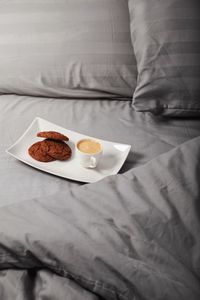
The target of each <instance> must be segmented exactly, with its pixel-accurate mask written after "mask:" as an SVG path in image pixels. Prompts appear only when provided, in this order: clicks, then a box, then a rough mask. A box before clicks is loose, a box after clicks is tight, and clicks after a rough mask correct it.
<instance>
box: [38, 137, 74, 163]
mask: <svg viewBox="0 0 200 300" xmlns="http://www.w3.org/2000/svg"><path fill="white" fill-rule="evenodd" d="M41 143H42V144H41V148H42V150H43V151H44V152H45V153H46V154H47V155H49V156H51V157H53V158H54V159H57V160H67V159H69V158H70V157H71V154H72V151H71V148H70V147H69V146H68V145H67V144H66V143H65V142H63V141H55V140H51V139H46V140H44V141H42V142H41Z"/></svg>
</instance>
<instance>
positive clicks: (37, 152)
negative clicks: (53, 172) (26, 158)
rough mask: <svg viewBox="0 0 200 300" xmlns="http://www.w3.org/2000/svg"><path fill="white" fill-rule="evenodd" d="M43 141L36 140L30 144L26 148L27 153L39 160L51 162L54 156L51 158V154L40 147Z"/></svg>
mask: <svg viewBox="0 0 200 300" xmlns="http://www.w3.org/2000/svg"><path fill="white" fill-rule="evenodd" d="M42 144H43V141H42V142H37V143H35V144H33V145H32V146H30V148H29V149H28V153H29V155H30V156H31V157H32V158H33V159H35V160H38V161H41V162H51V161H54V160H55V158H53V157H52V156H50V155H48V154H47V153H46V152H45V151H44V148H43V147H42Z"/></svg>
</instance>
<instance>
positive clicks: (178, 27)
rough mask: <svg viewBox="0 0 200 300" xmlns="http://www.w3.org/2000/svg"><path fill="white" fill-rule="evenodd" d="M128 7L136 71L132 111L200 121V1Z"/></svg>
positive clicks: (149, 1) (139, 1) (144, 1)
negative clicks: (194, 118) (193, 118)
mask: <svg viewBox="0 0 200 300" xmlns="http://www.w3.org/2000/svg"><path fill="white" fill-rule="evenodd" d="M128 4H129V12H130V19H131V38H132V43H133V47H134V52H135V55H136V60H137V67H138V80H137V88H136V90H135V93H134V97H133V105H134V107H135V108H136V109H137V110H138V111H150V112H152V113H155V114H164V115H168V116H184V117H185V116H187V117H192V116H195V117H196V116H197V117H199V116H200V2H199V0H189V1H188V0H167V1H161V0H129V1H128Z"/></svg>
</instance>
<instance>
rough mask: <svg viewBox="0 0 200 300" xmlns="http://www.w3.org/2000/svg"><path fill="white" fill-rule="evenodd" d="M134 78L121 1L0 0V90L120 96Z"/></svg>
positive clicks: (129, 92) (128, 92)
mask: <svg viewBox="0 0 200 300" xmlns="http://www.w3.org/2000/svg"><path fill="white" fill-rule="evenodd" d="M136 76H137V70H136V62H135V57H134V54H133V49H132V45H131V37H130V28H129V13H128V4H127V1H124V0H85V1H83V0H45V1H32V0H8V1H0V93H2V94H4V93H9V94H12V93H14V94H23V95H37V96H38V95H40V96H41V95H42V96H50V97H58V96H59V97H70V98H73V97H75V98H91V99H94V98H113V97H115V98H116V97H118V98H119V99H124V98H130V97H132V94H133V91H134V89H135V86H136Z"/></svg>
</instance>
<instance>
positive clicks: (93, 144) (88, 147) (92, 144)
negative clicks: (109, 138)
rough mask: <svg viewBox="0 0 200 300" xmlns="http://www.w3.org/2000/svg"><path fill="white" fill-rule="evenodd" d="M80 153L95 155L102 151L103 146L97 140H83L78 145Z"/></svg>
mask: <svg viewBox="0 0 200 300" xmlns="http://www.w3.org/2000/svg"><path fill="white" fill-rule="evenodd" d="M77 147H78V149H79V151H81V152H83V153H86V154H87V153H88V154H93V153H98V152H100V151H101V145H100V143H98V142H97V141H95V140H90V139H85V140H81V141H80V142H79V143H78V145H77Z"/></svg>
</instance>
